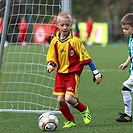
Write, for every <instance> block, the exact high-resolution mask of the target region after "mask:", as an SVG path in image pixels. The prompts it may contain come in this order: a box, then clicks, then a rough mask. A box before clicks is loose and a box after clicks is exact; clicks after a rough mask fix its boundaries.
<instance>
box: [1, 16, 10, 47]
mask: <svg viewBox="0 0 133 133" xmlns="http://www.w3.org/2000/svg"><path fill="white" fill-rule="evenodd" d="M2 29H3V18H2V15H1V14H0V43H1V37H2ZM8 44H9V42H8V41H7V38H6V40H5V43H4V47H7V46H8Z"/></svg>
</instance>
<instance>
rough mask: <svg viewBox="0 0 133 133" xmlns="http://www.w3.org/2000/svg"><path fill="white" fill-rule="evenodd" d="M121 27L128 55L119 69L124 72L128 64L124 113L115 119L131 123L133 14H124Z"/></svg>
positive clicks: (124, 93) (124, 88) (123, 91)
mask: <svg viewBox="0 0 133 133" xmlns="http://www.w3.org/2000/svg"><path fill="white" fill-rule="evenodd" d="M121 27H122V30H123V33H124V35H125V36H126V37H127V38H128V53H129V56H128V58H127V60H126V61H125V62H124V63H122V64H121V65H120V66H119V68H120V69H121V70H124V69H125V68H126V67H128V65H129V64H130V69H129V74H130V76H129V78H128V79H127V80H126V81H125V82H124V83H123V85H124V86H123V88H122V95H123V102H124V106H125V110H124V113H119V114H120V117H118V118H116V121H118V122H131V121H132V97H131V92H133V13H128V14H126V15H125V16H124V17H123V18H122V19H121Z"/></svg>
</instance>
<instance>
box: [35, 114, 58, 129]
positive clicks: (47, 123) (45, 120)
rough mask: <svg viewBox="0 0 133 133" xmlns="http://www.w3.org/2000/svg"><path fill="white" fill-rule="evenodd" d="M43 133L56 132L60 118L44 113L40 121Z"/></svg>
mask: <svg viewBox="0 0 133 133" xmlns="http://www.w3.org/2000/svg"><path fill="white" fill-rule="evenodd" d="M38 124H39V128H40V129H41V130H42V131H54V130H55V129H56V128H57V126H58V118H57V117H56V116H55V115H54V114H53V113H49V112H48V113H43V114H42V115H41V116H40V117H39V119H38Z"/></svg>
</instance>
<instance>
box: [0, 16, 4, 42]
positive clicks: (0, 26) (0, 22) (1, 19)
mask: <svg viewBox="0 0 133 133" xmlns="http://www.w3.org/2000/svg"><path fill="white" fill-rule="evenodd" d="M2 27H3V18H2V15H1V14H0V41H1V36H2Z"/></svg>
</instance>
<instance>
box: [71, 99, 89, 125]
mask: <svg viewBox="0 0 133 133" xmlns="http://www.w3.org/2000/svg"><path fill="white" fill-rule="evenodd" d="M73 107H74V108H76V109H77V110H79V111H80V112H81V115H82V118H83V120H84V123H85V124H89V123H90V121H91V115H90V112H89V109H88V106H85V105H84V104H83V103H82V102H80V101H79V100H78V101H77V103H75V104H74V105H73Z"/></svg>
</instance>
